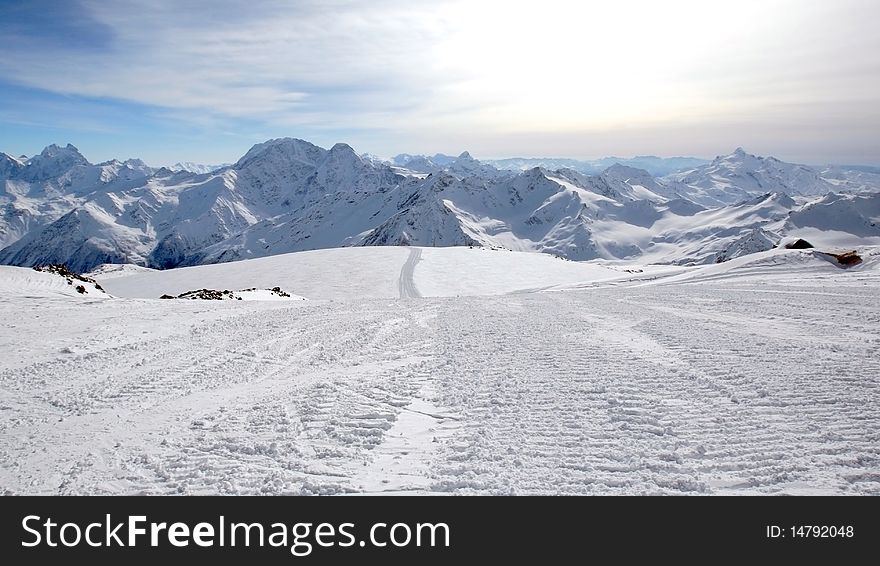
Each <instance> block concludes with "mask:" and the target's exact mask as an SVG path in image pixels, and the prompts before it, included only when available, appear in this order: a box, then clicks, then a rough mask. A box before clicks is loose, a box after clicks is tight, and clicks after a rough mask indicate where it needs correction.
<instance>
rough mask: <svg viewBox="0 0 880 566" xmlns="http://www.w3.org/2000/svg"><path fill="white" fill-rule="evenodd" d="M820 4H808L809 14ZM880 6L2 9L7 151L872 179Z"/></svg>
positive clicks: (869, 0) (382, 2)
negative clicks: (709, 167)
mask: <svg viewBox="0 0 880 566" xmlns="http://www.w3.org/2000/svg"><path fill="white" fill-rule="evenodd" d="M807 4H809V5H807ZM878 16H880V5H878V4H877V2H876V1H875V0H837V1H833V2H832V1H818V2H809V3H807V2H802V1H795V0H740V1H738V2H736V3H730V2H714V1H706V0H702V1H696V0H668V1H666V2H653V1H649V0H616V1H614V2H610V1H584V2H577V3H575V2H570V1H566V0H543V1H542V2H540V3H525V2H515V1H507V2H500V1H494V0H484V1H480V0H472V1H470V2H464V1H459V0H437V1H428V2H419V3H414V2H409V1H407V2H404V1H401V0H373V1H371V2H354V1H348V0H324V1H317V0H308V1H281V0H277V1H268V0H250V1H248V2H240V1H235V2H233V1H227V0H215V1H210V2H208V1H206V2H199V1H189V2H179V1H168V0H123V1H113V2H109V1H103V0H66V1H63V0H58V1H49V0H37V1H28V2H13V1H8V0H0V53H2V56H0V150H2V151H6V152H8V153H14V154H16V155H18V154H22V153H24V154H28V155H30V154H33V153H36V152H38V151H39V150H40V149H41V148H42V147H43V146H45V145H47V144H49V143H68V142H70V143H73V144H74V145H76V146H77V147H79V148H80V150H81V151H82V152H83V153H84V154H85V155H86V157H88V158H89V159H91V160H92V161H100V160H104V159H109V158H111V157H120V158H125V157H134V156H137V157H142V158H143V159H145V160H146V161H147V162H148V163H152V164H157V165H158V164H170V163H173V162H175V161H178V160H189V161H200V162H208V163H217V162H226V161H234V160H236V159H237V158H238V157H239V156H241V155H242V154H243V153H244V152H245V151H246V150H247V149H248V148H249V147H250V146H251V145H253V144H254V143H258V142H260V141H264V140H266V139H268V138H272V137H282V136H292V137H300V138H305V139H308V140H310V141H313V142H315V143H318V144H319V145H323V146H325V147H328V146H330V145H332V144H333V143H335V142H337V141H345V142H348V143H350V144H351V145H353V146H354V147H355V149H357V150H358V151H369V152H372V153H376V154H379V155H384V156H390V155H393V154H395V153H399V152H410V153H416V152H421V153H434V152H438V151H440V152H446V153H455V154H457V153H459V152H461V151H463V150H465V149H467V150H469V151H471V153H473V154H474V155H475V156H477V157H506V156H560V157H575V158H588V157H600V156H604V155H623V156H627V155H637V154H658V155H667V156H669V155H697V156H703V157H711V156H714V155H717V154H721V153H727V152H729V151H731V150H732V149H733V148H735V147H737V146H744V147H745V148H746V149H748V150H750V151H752V152H755V153H760V154H772V155H776V156H778V157H780V158H783V159H789V160H793V161H800V162H806V163H826V162H836V163H865V164H880V134H878V132H880V34H877V33H876V30H875V25H876V24H875V22H876V20H877V17H878Z"/></svg>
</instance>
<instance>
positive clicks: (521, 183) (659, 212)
mask: <svg viewBox="0 0 880 566" xmlns="http://www.w3.org/2000/svg"><path fill="white" fill-rule="evenodd" d="M636 159H637V160H639V159H641V160H643V161H644V160H650V159H659V158H636ZM682 159H683V160H682V161H681V162H680V164H684V165H688V166H692V165H694V163H688V162H687V161H686V159H685V158H682ZM525 165H527V164H524V163H520V164H519V165H516V166H510V167H508V168H499V167H497V166H495V165H493V164H491V163H488V162H481V161H478V160H476V159H474V158H473V157H472V156H471V155H470V154H468V153H467V152H464V153H462V154H461V155H459V156H458V157H450V156H445V155H441V154H437V155H435V156H431V157H425V156H398V157H397V158H395V160H393V161H392V162H384V161H382V160H380V159H378V158H373V157H371V156H359V155H358V154H356V153H355V151H354V150H353V149H352V148H351V147H350V146H348V145H346V144H336V145H334V146H333V147H332V148H330V149H324V148H321V147H318V146H315V145H313V144H311V143H309V142H306V141H303V140H298V139H291V138H283V139H275V140H269V141H267V142H265V143H261V144H257V145H255V146H254V147H253V148H251V149H250V151H248V152H247V153H246V154H245V155H244V156H243V157H242V158H241V159H239V160H238V162H236V163H235V164H233V165H230V166H221V167H220V168H219V169H216V170H208V169H209V168H206V169H205V170H202V169H199V170H198V171H195V172H194V171H189V170H186V167H185V164H181V170H179V171H173V170H172V169H169V168H161V169H153V168H150V167H148V166H147V165H145V164H144V163H143V162H142V161H139V160H133V159H130V160H127V161H124V162H120V161H115V160H114V161H109V162H105V163H100V164H96V165H95V164H91V163H89V162H88V161H87V160H86V159H85V157H83V156H82V155H81V154H80V153H79V151H78V150H77V149H76V148H75V147H73V146H71V145H67V146H66V147H59V146H55V145H52V146H49V147H47V148H46V149H45V150H43V152H42V153H40V154H39V155H36V156H33V157H31V158H26V157H21V158H16V157H12V156H9V155H6V154H0V207H2V218H0V248H2V249H0V263H5V264H12V265H24V266H29V265H37V264H45V263H63V264H65V265H67V266H68V267H70V268H71V269H74V270H79V271H87V270H89V269H91V268H93V267H95V266H97V265H100V264H104V263H131V264H137V265H144V266H148V267H154V268H170V267H176V266H183V265H195V264H203V263H217V262H225V261H233V260H238V259H246V258H255V257H263V256H269V255H275V254H279V253H286V252H293V251H302V250H311V249H321V248H331V247H342V246H365V245H367V246H371V245H401V244H403V245H420V246H485V247H496V248H507V249H512V250H518V251H534V252H545V253H552V254H555V255H559V256H562V257H564V258H568V259H572V260H590V259H609V260H611V259H623V260H639V261H643V262H662V263H689V262H695V263H710V262H715V261H724V260H727V259H731V258H734V257H738V256H739V255H742V254H745V253H751V252H755V251H762V250H766V249H769V248H772V247H773V246H775V245H776V244H778V243H779V241H780V240H781V239H782V238H784V237H788V236H799V237H806V238H808V239H810V238H812V239H813V240H816V243H819V244H825V245H835V246H849V245H856V244H870V243H880V227H878V224H880V193H878V189H880V176H878V175H876V174H874V173H871V172H868V171H861V170H856V169H850V168H840V167H837V168H828V169H824V170H822V171H820V170H817V169H814V168H810V167H807V166H803V165H793V164H789V163H784V162H782V161H779V160H777V159H774V158H772V157H767V158H764V157H757V156H754V155H749V154H747V153H746V152H745V151H743V150H741V149H740V150H737V151H735V152H734V153H732V154H730V155H727V156H721V157H718V158H716V159H715V160H713V161H712V162H710V163H703V164H698V165H696V166H693V167H691V168H690V169H687V170H685V171H680V172H676V173H672V174H670V175H667V176H665V177H655V176H654V175H652V174H651V173H650V172H648V171H646V170H643V169H639V168H635V167H632V166H630V165H628V164H627V162H624V163H622V164H621V163H615V164H611V165H610V166H609V167H607V168H605V169H603V170H602V171H601V172H599V173H595V174H586V173H583V172H580V171H577V170H575V169H572V168H570V167H555V168H553V167H547V166H543V167H528V168H525V169H524V170H521V167H524V166H525ZM552 165H560V164H559V163H553V164H552ZM191 168H195V167H191Z"/></svg>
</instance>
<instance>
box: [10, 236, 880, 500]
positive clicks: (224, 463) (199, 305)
mask: <svg viewBox="0 0 880 566" xmlns="http://www.w3.org/2000/svg"><path fill="white" fill-rule="evenodd" d="M859 253H860V254H861V255H862V257H863V258H864V261H863V263H862V264H861V265H859V266H856V267H853V268H851V269H848V270H843V269H841V268H840V267H837V266H835V265H834V264H833V263H832V262H830V261H827V260H825V259H822V258H821V257H820V256H819V255H818V254H817V253H816V252H814V251H812V250H772V251H768V252H759V253H755V254H751V255H747V256H742V257H738V258H735V259H732V260H731V261H729V262H726V263H723V264H718V265H711V266H699V267H675V266H672V267H665V268H653V269H643V268H642V267H639V266H636V265H634V264H633V265H630V266H622V265H620V264H611V263H609V264H604V265H597V264H592V263H591V264H577V263H573V262H567V261H564V260H561V259H557V258H553V257H551V256H536V255H531V254H518V253H514V252H506V251H489V250H481V249H475V250H469V249H467V248H462V249H419V248H412V249H407V248H393V247H392V248H378V249H369V248H358V249H343V250H328V251H320V252H307V253H301V254H294V255H287V256H277V257H273V258H266V259H261V260H254V261H252V262H247V263H236V264H227V265H215V266H203V267H196V268H191V269H181V270H172V271H166V272H161V273H138V274H133V275H129V276H121V277H108V278H106V279H103V280H102V279H99V282H100V283H101V284H102V285H104V286H105V287H106V288H107V289H108V292H110V293H111V294H113V295H116V296H117V297H118V296H130V297H153V296H156V293H158V292H166V291H171V290H172V289H171V287H173V286H175V285H178V286H179V287H176V288H180V290H188V289H194V288H201V287H208V288H211V287H216V282H217V281H219V280H223V281H224V283H225V285H226V286H228V287H230V288H246V287H251V286H275V285H281V286H282V287H283V288H284V289H285V290H288V291H290V292H293V293H297V294H301V295H304V296H306V297H307V298H309V299H312V300H309V301H301V302H300V301H296V302H290V301H287V302H281V301H275V302H272V301H249V302H243V301H167V300H166V301H162V300H145V299H141V298H112V297H109V296H106V295H104V296H100V297H99V296H97V295H95V296H93V295H91V294H89V295H85V296H83V295H77V294H76V293H73V294H71V293H68V292H66V289H65V287H67V285H66V284H65V283H64V282H63V280H62V279H61V278H60V277H58V276H55V275H52V274H47V273H37V272H35V271H33V270H29V269H23V268H12V267H7V268H2V269H0V289H2V292H0V313H2V314H0V350H2V351H3V353H4V355H3V356H2V357H0V390H2V396H0V490H2V491H5V492H6V493H11V494H12V493H14V494H25V493H29V494H56V493H62V494H77V493H125V494H170V493H183V494H213V493H225V494H234V493H238V494H346V493H433V494H438V493H443V494H473V493H480V494H513V493H515V494H604V493H610V494H734V493H737V494H741V493H755V494H806V493H809V494H819V493H826V494H880V473H878V469H880V448H878V447H880V436H878V435H880V406H878V399H880V397H878V395H877V387H878V376H880V334H878V322H880V293H878V287H880V249H878V248H860V249H859ZM359 256H363V257H359ZM526 258H540V262H541V263H540V264H538V263H529V260H527V259H526ZM272 261H274V262H276V263H275V264H274V265H270V264H269V263H268V262H272ZM283 263H288V264H289V267H288V268H287V269H286V270H285V269H284V267H283V265H282V264H283ZM476 266H481V267H482V270H479V269H476ZM554 266H557V267H554ZM540 271H544V272H545V277H544V278H543V279H542V283H543V285H541V284H536V283H535V280H538V279H541V278H540V277H538V275H537V272H540ZM273 273H274V274H275V275H274V277H275V279H274V280H273V284H272V285H269V283H270V282H269V281H266V280H265V279H266V278H271V277H273ZM111 275H112V274H111ZM52 277H55V278H57V279H58V282H54V281H53V280H52V279H51V278H52ZM346 280H347V281H346ZM322 281H326V282H327V284H326V285H323V284H321V282H322ZM343 281H346V282H347V283H348V286H346V285H345V284H343V283H342V282H343ZM518 281H522V282H521V283H518ZM297 282H299V283H301V285H299V286H297V285H296V283H297ZM56 283H57V284H56ZM547 285H555V289H554V290H544V291H537V290H536V289H535V288H537V287H541V286H547ZM346 289H347V290H348V292H347V293H346ZM467 291H469V292H467ZM418 295H422V296H423V298H418ZM455 295H470V296H460V297H456V296H455ZM398 297H404V299H400V298H398ZM327 299H333V300H327ZM22 313H26V314H27V316H22Z"/></svg>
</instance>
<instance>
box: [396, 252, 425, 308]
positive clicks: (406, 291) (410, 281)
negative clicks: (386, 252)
mask: <svg viewBox="0 0 880 566" xmlns="http://www.w3.org/2000/svg"><path fill="white" fill-rule="evenodd" d="M421 259H422V250H421V248H410V250H409V257H407V258H406V263H404V264H403V267H402V268H401V269H400V280H399V281H398V284H397V285H398V287H399V288H400V298H401V299H417V298H419V297H421V296H422V295H421V294H420V293H419V290H418V289H417V288H416V282H415V279H414V276H415V272H416V264H417V263H418V262H419V261H420V260H421Z"/></svg>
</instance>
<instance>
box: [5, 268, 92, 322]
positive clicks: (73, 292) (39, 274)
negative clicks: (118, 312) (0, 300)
mask: <svg viewBox="0 0 880 566" xmlns="http://www.w3.org/2000/svg"><path fill="white" fill-rule="evenodd" d="M80 286H81V287H82V291H79V290H77V287H80ZM0 295H2V296H3V297H4V298H6V299H7V300H8V299H10V298H16V297H19V298H30V297H35V298H47V297H62V298H74V299H94V298H109V297H108V295H107V294H106V293H105V292H104V291H103V290H102V289H99V288H97V287H96V286H95V284H94V283H92V282H90V281H80V280H78V279H69V278H65V277H63V276H61V275H58V274H56V273H49V272H45V271H36V270H34V269H31V268H28V267H14V266H9V265H0ZM10 320H11V319H10Z"/></svg>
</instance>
